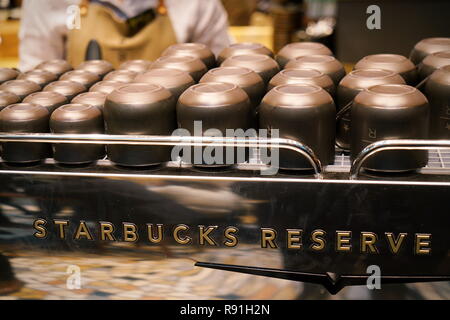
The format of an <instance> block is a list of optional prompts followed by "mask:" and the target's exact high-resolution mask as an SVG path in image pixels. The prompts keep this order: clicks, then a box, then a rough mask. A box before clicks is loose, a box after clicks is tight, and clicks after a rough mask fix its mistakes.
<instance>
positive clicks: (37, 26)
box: [19, 0, 78, 71]
mask: <svg viewBox="0 0 450 320" xmlns="http://www.w3.org/2000/svg"><path fill="white" fill-rule="evenodd" d="M76 3H78V1H77V0H64V1H61V0H59V1H40V0H24V2H23V4H22V18H21V25H20V31H19V39H20V44H19V58H20V62H19V69H20V70H21V71H27V70H30V69H32V68H34V67H35V66H36V65H37V64H39V63H40V62H42V61H44V60H50V59H63V58H64V56H65V36H66V33H67V29H66V22H65V19H66V15H67V14H66V10H67V7H68V6H70V5H71V4H76Z"/></svg>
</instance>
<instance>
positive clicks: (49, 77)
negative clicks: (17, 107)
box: [17, 69, 56, 88]
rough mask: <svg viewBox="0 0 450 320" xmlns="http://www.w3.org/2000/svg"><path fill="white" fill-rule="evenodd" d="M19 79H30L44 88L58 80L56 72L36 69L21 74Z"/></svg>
mask: <svg viewBox="0 0 450 320" xmlns="http://www.w3.org/2000/svg"><path fill="white" fill-rule="evenodd" d="M17 79H19V80H30V81H33V82H35V83H37V84H38V85H39V86H40V87H41V88H44V87H45V86H46V85H48V84H49V83H50V82H52V81H55V80H56V75H55V74H54V73H51V72H50V71H45V70H41V69H35V70H31V71H28V72H25V73H22V74H20V75H19V76H18V77H17Z"/></svg>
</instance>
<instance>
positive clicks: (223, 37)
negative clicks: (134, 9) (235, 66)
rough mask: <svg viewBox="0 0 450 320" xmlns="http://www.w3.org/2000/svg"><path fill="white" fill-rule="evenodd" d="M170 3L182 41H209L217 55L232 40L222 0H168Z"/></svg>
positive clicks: (169, 7)
mask: <svg viewBox="0 0 450 320" xmlns="http://www.w3.org/2000/svg"><path fill="white" fill-rule="evenodd" d="M166 5H167V10H168V13H169V17H170V20H171V21H172V25H173V28H174V30H175V34H176V36H177V41H178V42H180V43H181V42H199V43H203V44H206V45H207V46H209V48H210V49H211V50H212V51H213V52H214V54H216V55H218V54H219V53H220V51H222V49H223V48H225V47H227V46H229V45H230V43H231V42H232V40H231V37H230V35H229V33H228V15H227V13H226V11H225V9H224V7H223V5H222V3H221V2H220V1H219V0H166Z"/></svg>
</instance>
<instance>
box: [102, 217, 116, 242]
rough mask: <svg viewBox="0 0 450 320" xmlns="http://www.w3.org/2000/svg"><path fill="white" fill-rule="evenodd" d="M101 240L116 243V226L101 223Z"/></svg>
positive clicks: (109, 223)
mask: <svg viewBox="0 0 450 320" xmlns="http://www.w3.org/2000/svg"><path fill="white" fill-rule="evenodd" d="M99 224H100V239H102V241H105V240H109V241H116V237H114V234H113V233H114V229H115V228H114V225H113V224H112V223H111V222H104V221H100V222H99Z"/></svg>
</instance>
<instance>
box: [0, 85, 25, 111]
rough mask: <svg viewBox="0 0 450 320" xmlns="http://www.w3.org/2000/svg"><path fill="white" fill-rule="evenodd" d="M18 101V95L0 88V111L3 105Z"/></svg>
mask: <svg viewBox="0 0 450 320" xmlns="http://www.w3.org/2000/svg"><path fill="white" fill-rule="evenodd" d="M18 102H20V98H19V96H18V95H16V94H14V93H12V92H8V91H4V90H0V111H1V110H3V108H4V107H7V106H9V105H10V104H14V103H18Z"/></svg>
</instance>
